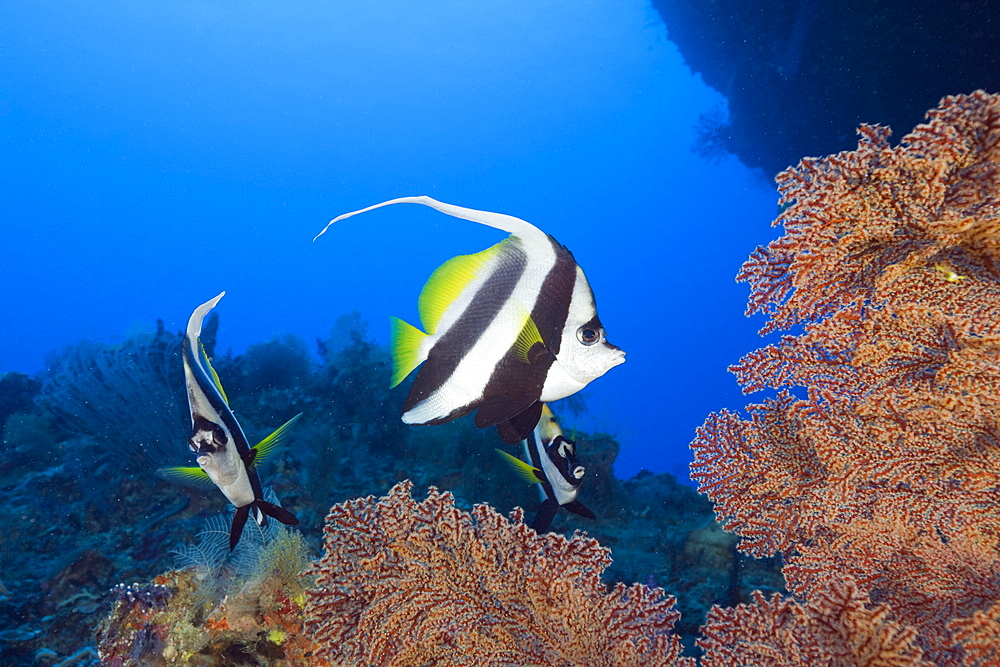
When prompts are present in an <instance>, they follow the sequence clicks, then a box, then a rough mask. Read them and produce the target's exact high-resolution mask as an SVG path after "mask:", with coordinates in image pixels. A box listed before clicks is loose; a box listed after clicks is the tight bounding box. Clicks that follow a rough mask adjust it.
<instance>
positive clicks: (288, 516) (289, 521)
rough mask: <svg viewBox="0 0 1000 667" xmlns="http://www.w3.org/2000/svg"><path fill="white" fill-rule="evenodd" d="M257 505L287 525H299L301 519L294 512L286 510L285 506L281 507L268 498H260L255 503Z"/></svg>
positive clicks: (262, 510)
mask: <svg viewBox="0 0 1000 667" xmlns="http://www.w3.org/2000/svg"><path fill="white" fill-rule="evenodd" d="M254 505H255V506H257V507H258V508H260V511H261V512H263V513H264V514H266V515H268V516H271V517H274V518H275V519H277V520H278V521H280V522H281V523H283V524H285V525H286V526H297V525H299V520H298V519H297V518H296V517H295V515H294V514H292V513H291V512H289V511H288V510H286V509H285V508H284V507H279V506H277V505H275V504H274V503H269V502H267V501H266V500H258V501H257V502H255V503H254Z"/></svg>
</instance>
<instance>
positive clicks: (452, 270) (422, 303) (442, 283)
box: [417, 239, 507, 334]
mask: <svg viewBox="0 0 1000 667" xmlns="http://www.w3.org/2000/svg"><path fill="white" fill-rule="evenodd" d="M506 242H507V241H506V239H505V240H503V241H501V242H500V243H497V244H496V245H493V246H490V247H489V248H487V249H486V250H483V251H482V252H477V253H476V254H474V255H459V256H457V257H452V258H451V259H449V260H448V261H447V262H445V263H444V264H442V265H441V266H439V267H438V268H436V269H435V270H434V273H432V274H431V277H430V278H428V279H427V282H426V283H425V284H424V288H423V289H422V290H420V297H419V298H418V299H417V311H418V312H419V313H420V323H421V324H423V325H424V331H426V332H427V333H429V334H435V333H437V328H438V324H440V323H441V318H442V317H443V316H444V313H445V311H446V310H448V306H450V305H451V304H452V303H454V302H455V299H457V298H458V296H459V295H460V294H461V293H462V291H463V290H464V289H465V288H466V287H468V286H469V283H471V282H472V281H473V280H475V279H476V276H478V275H479V272H480V271H481V270H482V268H483V266H484V265H485V264H486V263H487V262H488V261H490V260H491V259H493V258H494V257H496V255H497V253H498V252H499V251H500V249H501V248H502V247H503V244H504V243H506Z"/></svg>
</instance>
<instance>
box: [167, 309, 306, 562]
mask: <svg viewBox="0 0 1000 667" xmlns="http://www.w3.org/2000/svg"><path fill="white" fill-rule="evenodd" d="M225 294H226V293H225V292H222V293H221V294H219V295H218V296H217V297H215V298H214V299H212V300H210V301H207V302H205V303H203V304H202V305H200V306H198V307H197V308H196V309H195V311H194V312H193V313H192V314H191V319H190V320H188V325H187V334H186V336H185V340H184V352H183V354H184V379H185V382H186V385H187V395H188V406H189V408H190V410H191V428H192V432H191V437H190V438H189V439H188V446H189V447H190V448H191V451H193V452H195V453H196V454H198V466H199V467H196V468H195V467H176V468H163V469H161V470H160V471H158V472H159V474H160V475H161V476H162V477H165V478H167V479H170V480H172V481H176V482H179V483H182V484H185V483H194V484H199V485H207V484H208V483H214V484H215V485H216V486H217V487H219V490H221V491H222V493H223V494H224V495H225V496H226V498H228V499H229V502H231V503H232V504H233V505H234V506H235V507H236V513H235V514H234V515H233V523H232V527H231V528H230V531H229V549H230V550H232V549H233V548H234V547H235V546H236V544H237V543H238V542H239V540H240V535H242V534H243V526H244V524H246V520H247V516H249V515H250V514H253V518H254V520H255V521H256V522H257V525H260V526H266V525H267V517H268V516H271V517H274V518H275V519H277V520H278V521H280V522H281V523H284V524H288V525H290V526H295V525H298V523H299V520H298V519H296V518H295V515H294V514H292V513H291V512H289V511H288V510H286V509H284V508H282V507H279V506H278V505H275V504H273V503H269V502H267V501H266V500H264V491H263V489H262V488H261V483H260V476H259V475H258V474H257V468H256V465H257V464H259V463H260V462H261V461H262V460H263V459H264V458H265V457H266V456H267V455H268V454H269V453H270V452H272V451H273V450H274V448H275V447H277V446H278V445H279V444H281V442H282V441H283V440H284V439H285V438H286V437H287V436H288V430H289V428H290V427H291V425H292V424H293V423H295V421H296V420H297V419H298V418H299V417H301V416H302V415H301V414H298V415H295V416H294V417H292V418H291V419H289V420H288V421H287V422H285V423H284V424H282V425H281V426H280V427H278V428H277V430H275V431H274V433H272V434H271V435H269V436H267V437H266V438H264V439H263V440H262V441H261V442H260V443H259V444H257V446H255V447H253V448H251V447H250V445H249V443H248V442H247V437H246V435H244V433H243V429H242V428H241V427H240V425H239V422H237V421H236V416H235V415H234V414H233V411H232V410H231V409H230V407H229V399H228V398H227V397H226V393H225V391H223V389H222V383H221V382H220V381H219V376H218V374H217V373H216V372H215V369H214V368H212V364H211V363H210V362H209V360H208V356H207V355H206V354H205V348H204V346H203V345H202V343H201V338H200V336H201V325H202V321H203V320H204V319H205V316H206V315H208V313H209V311H211V310H212V309H213V308H215V305H216V304H217V303H219V300H220V299H221V298H222V297H223V296H225Z"/></svg>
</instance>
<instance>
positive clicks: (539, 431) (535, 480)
mask: <svg viewBox="0 0 1000 667" xmlns="http://www.w3.org/2000/svg"><path fill="white" fill-rule="evenodd" d="M497 452H498V453H499V454H500V455H501V456H502V457H503V458H504V459H505V460H506V461H507V463H509V464H510V465H511V467H512V468H514V471H515V472H517V474H518V475H519V476H520V477H521V478H522V479H524V480H525V481H527V482H529V483H532V484H541V487H539V493H540V495H541V497H542V506H541V507H540V508H539V509H538V514H536V515H535V520H534V521H532V522H531V527H532V528H534V529H535V531H536V532H538V533H544V532H545V531H547V530H548V529H549V524H551V523H552V519H553V518H554V517H555V515H556V512H557V511H559V508H560V507H565V508H566V509H567V510H569V511H570V512H573V513H574V514H579V515H580V516H584V517H587V518H588V519H593V518H594V513H593V512H591V511H590V510H589V509H588V508H587V507H586V506H585V505H584V504H583V503H581V502H580V501H579V500H577V499H576V497H577V494H578V493H579V490H580V482H581V481H582V480H583V474H584V472H585V471H584V468H583V466H581V465H580V464H579V463H578V462H577V460H576V446H575V443H573V442H571V441H570V440H567V439H566V438H565V437H564V436H563V433H562V429H560V428H559V422H557V421H556V418H555V416H554V415H553V414H552V411H551V410H549V406H547V405H544V406H542V416H541V418H540V419H539V420H538V426H536V427H535V428H534V430H533V431H532V432H531V434H529V435H528V437H527V438H526V439H525V441H524V454H525V456H526V457H527V459H528V461H530V462H531V463H527V462H525V461H522V460H521V459H519V458H517V457H516V456H511V455H510V454H508V453H507V452H505V451H503V450H501V449H498V450H497Z"/></svg>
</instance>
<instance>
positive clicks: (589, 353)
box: [314, 197, 625, 444]
mask: <svg viewBox="0 0 1000 667" xmlns="http://www.w3.org/2000/svg"><path fill="white" fill-rule="evenodd" d="M401 203H412V204H423V205H424V206H430V207H431V208H434V209H436V210H438V211H440V212H442V213H445V214H447V215H450V216H453V217H456V218H462V219H464V220H470V221H472V222H477V223H479V224H482V225H486V226H488V227H493V228H495V229H500V230H503V231H505V232H509V233H510V234H511V235H510V236H509V237H508V238H506V239H504V240H503V241H501V242H500V243H498V244H496V245H494V246H492V247H490V248H487V249H486V250H483V251H482V252H479V253H476V254H474V255H459V256H458V257H454V258H452V259H450V260H448V261H447V262H445V263H444V264H442V265H441V266H440V267H438V268H437V270H435V271H434V273H433V274H432V275H431V277H430V279H428V281H427V283H426V284H425V285H424V288H423V290H422V291H421V293H420V297H419V299H418V302H417V306H418V311H419V313H420V321H421V323H422V325H423V327H424V330H425V331H426V333H425V332H424V331H421V330H420V329H417V328H416V327H414V326H412V325H410V324H407V323H406V322H404V321H402V320H400V319H398V318H393V326H392V351H393V377H392V386H396V385H397V384H399V383H400V382H402V381H403V379H404V378H406V376H408V375H409V374H410V373H411V372H413V370H414V369H416V368H417V367H418V366H421V364H423V365H422V366H421V368H420V371H419V372H418V373H417V377H416V379H415V380H414V382H413V386H412V387H411V388H410V392H409V394H408V395H407V397H406V400H405V401H404V403H403V421H404V422H406V423H407V424H442V423H444V422H448V421H451V420H452V419H456V418H458V417H462V416H464V415H466V414H469V413H470V412H472V411H473V410H475V411H476V417H475V423H476V426H477V427H479V428H485V427H488V426H494V425H495V426H497V431H498V432H499V434H500V437H501V438H502V439H503V440H504V441H505V442H507V443H508V444H516V443H517V442H519V441H521V440H523V439H525V438H527V437H528V435H529V434H530V433H531V432H532V429H534V428H535V425H536V424H537V423H538V418H539V415H540V414H541V410H542V404H543V403H548V402H550V401H555V400H558V399H560V398H565V397H566V396H569V395H571V394H574V393H576V392H578V391H580V390H581V389H583V388H584V387H585V386H587V384H588V383H589V382H591V381H592V380H594V379H596V378H598V377H600V376H602V375H604V374H605V373H606V372H607V371H608V370H610V369H611V368H613V367H614V366H617V365H618V364H621V363H622V362H624V361H625V353H624V352H623V351H622V350H621V349H619V348H618V347H615V346H614V345H611V344H610V343H608V341H607V339H606V338H605V333H604V326H603V325H602V324H601V320H600V319H599V318H598V316H597V307H596V305H595V302H594V294H593V292H592V291H591V289H590V284H589V283H588V282H587V278H586V276H585V275H584V273H583V269H581V268H580V266H579V265H578V264H577V263H576V260H575V259H573V254H572V253H571V252H570V251H569V250H567V249H566V248H565V247H564V246H562V245H561V244H559V243H558V242H557V241H556V240H555V239H553V238H552V237H551V236H549V235H548V234H546V233H545V232H543V231H541V230H540V229H538V228H537V227H535V226H534V225H532V224H531V223H529V222H526V221H524V220H521V219H519V218H515V217H513V216H509V215H504V214H501V213H490V212H488V211H477V210H474V209H470V208H464V207H461V206H454V205H452V204H445V203H443V202H439V201H437V200H435V199H431V198H430V197H402V198H399V199H393V200H390V201H386V202H382V203H381V204H375V205H374V206H369V207H367V208H363V209H361V210H358V211H353V212H351V213H345V214H343V215H340V216H338V217H336V218H334V219H333V220H331V221H330V222H329V223H328V224H327V226H326V227H325V228H324V229H323V231H321V232H320V233H319V234H317V235H316V238H319V237H320V236H322V235H323V233H325V232H326V230H327V229H329V228H330V225H332V224H334V223H336V222H339V221H340V220H344V219H345V218H350V217H351V216H354V215H358V214H359V213H365V212H366V211H371V210H373V209H376V208H381V207H383V206H389V205H392V204H401ZM314 240H315V239H314ZM425 362H426V363H425Z"/></svg>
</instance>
